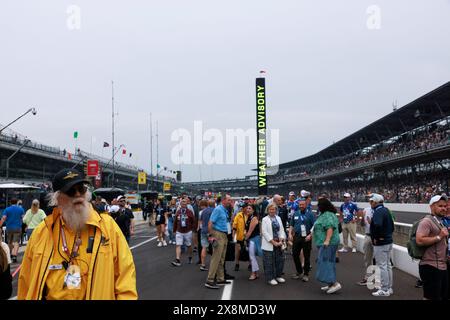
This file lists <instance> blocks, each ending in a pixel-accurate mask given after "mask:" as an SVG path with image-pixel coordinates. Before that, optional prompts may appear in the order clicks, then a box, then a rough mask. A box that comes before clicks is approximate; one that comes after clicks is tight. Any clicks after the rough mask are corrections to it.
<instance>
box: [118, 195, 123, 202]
mask: <svg viewBox="0 0 450 320" xmlns="http://www.w3.org/2000/svg"><path fill="white" fill-rule="evenodd" d="M122 199H123V200H125V196H118V197H117V201H120V200H122Z"/></svg>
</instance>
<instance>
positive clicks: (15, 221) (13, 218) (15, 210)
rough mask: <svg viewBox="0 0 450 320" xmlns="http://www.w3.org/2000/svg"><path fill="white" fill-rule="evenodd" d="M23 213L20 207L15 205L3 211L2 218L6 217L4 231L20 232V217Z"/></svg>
mask: <svg viewBox="0 0 450 320" xmlns="http://www.w3.org/2000/svg"><path fill="white" fill-rule="evenodd" d="M24 215H25V211H24V210H23V208H22V207H19V206H17V205H13V206H10V207H8V208H6V209H5V210H4V211H3V216H4V217H5V216H6V221H5V225H6V231H8V230H22V217H23V216H24Z"/></svg>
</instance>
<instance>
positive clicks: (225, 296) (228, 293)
mask: <svg viewBox="0 0 450 320" xmlns="http://www.w3.org/2000/svg"><path fill="white" fill-rule="evenodd" d="M229 281H230V282H231V283H230V284H227V285H225V288H223V293H222V298H221V300H231V292H232V291H233V280H229Z"/></svg>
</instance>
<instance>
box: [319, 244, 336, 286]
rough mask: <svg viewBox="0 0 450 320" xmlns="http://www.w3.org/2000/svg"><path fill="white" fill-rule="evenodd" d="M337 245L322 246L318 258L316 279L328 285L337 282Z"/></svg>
mask: <svg viewBox="0 0 450 320" xmlns="http://www.w3.org/2000/svg"><path fill="white" fill-rule="evenodd" d="M337 248H338V246H337V245H329V246H320V247H319V254H318V256H317V271H316V279H317V280H318V281H320V282H323V283H326V284H327V285H333V284H334V283H335V282H336V250H337Z"/></svg>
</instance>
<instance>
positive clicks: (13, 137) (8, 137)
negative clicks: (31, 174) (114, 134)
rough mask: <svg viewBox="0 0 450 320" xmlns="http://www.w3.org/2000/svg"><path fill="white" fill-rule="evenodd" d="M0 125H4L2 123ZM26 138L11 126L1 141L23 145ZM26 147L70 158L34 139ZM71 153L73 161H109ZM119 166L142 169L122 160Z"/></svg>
mask: <svg viewBox="0 0 450 320" xmlns="http://www.w3.org/2000/svg"><path fill="white" fill-rule="evenodd" d="M0 127H3V126H2V125H1V124H0ZM25 139H27V137H26V136H24V135H22V134H20V133H17V132H15V131H13V130H11V129H9V128H7V129H5V130H4V131H3V132H2V134H1V135H0V141H1V142H4V143H9V144H13V145H19V146H20V145H22V144H23V143H24V141H25ZM24 149H34V150H37V151H41V152H44V153H49V154H52V155H54V156H57V157H59V158H61V160H62V159H68V155H69V152H68V151H66V150H65V149H64V150H61V149H60V148H55V147H50V146H47V145H45V144H41V143H38V142H34V141H30V142H29V143H28V144H27V145H26V146H25V148H24ZM70 154H71V158H72V161H73V162H78V161H81V160H84V159H85V158H86V157H87V158H89V159H97V160H99V161H100V162H103V163H104V164H106V163H108V162H109V159H107V158H104V157H100V156H98V155H95V154H91V153H88V152H85V151H82V150H80V152H79V153H70ZM117 168H124V169H128V170H131V171H139V170H142V169H140V168H139V167H137V166H133V165H129V164H125V163H121V162H117Z"/></svg>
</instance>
